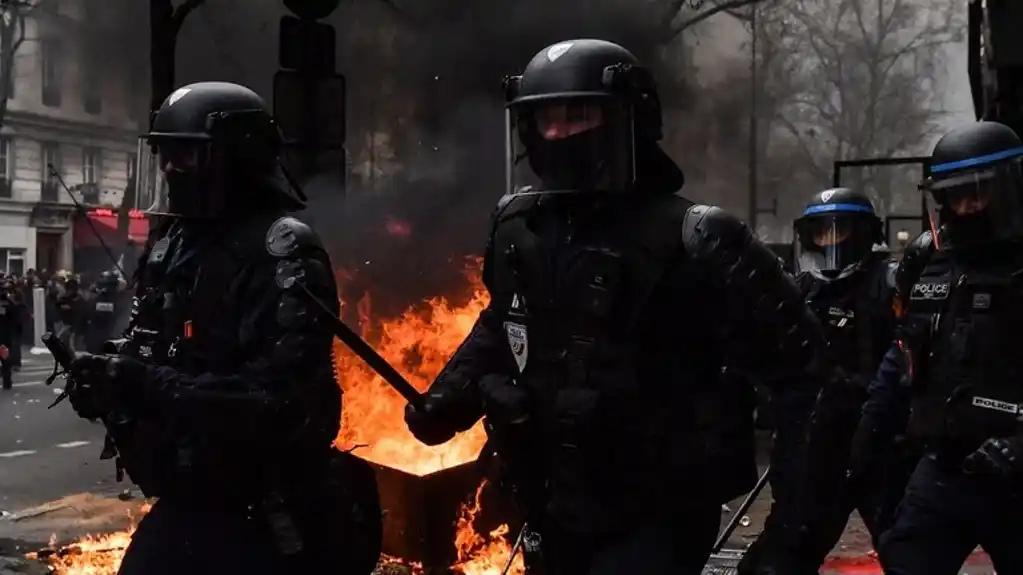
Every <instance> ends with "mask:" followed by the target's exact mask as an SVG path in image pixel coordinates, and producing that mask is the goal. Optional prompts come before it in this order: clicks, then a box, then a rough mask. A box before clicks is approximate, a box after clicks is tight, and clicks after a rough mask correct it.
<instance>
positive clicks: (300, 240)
mask: <svg viewBox="0 0 1023 575" xmlns="http://www.w3.org/2000/svg"><path fill="white" fill-rule="evenodd" d="M310 248H312V249H323V243H322V242H321V241H320V237H319V236H318V235H316V232H314V231H313V229H312V228H311V227H309V225H308V224H306V223H305V222H302V221H300V220H297V219H295V218H292V217H290V216H286V217H283V218H278V219H277V220H276V221H275V222H274V223H273V224H271V226H270V229H269V230H267V232H266V251H267V253H269V254H270V255H271V256H274V257H277V258H285V257H288V256H290V255H292V254H294V253H295V252H298V251H300V250H308V249H310Z"/></svg>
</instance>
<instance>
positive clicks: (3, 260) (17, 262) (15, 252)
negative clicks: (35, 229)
mask: <svg viewBox="0 0 1023 575" xmlns="http://www.w3.org/2000/svg"><path fill="white" fill-rule="evenodd" d="M0 268H2V269H3V271H5V272H7V273H8V274H10V275H14V276H23V275H25V250H23V249H21V248H0Z"/></svg>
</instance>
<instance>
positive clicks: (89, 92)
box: [82, 66, 103, 115]
mask: <svg viewBox="0 0 1023 575" xmlns="http://www.w3.org/2000/svg"><path fill="white" fill-rule="evenodd" d="M82 107H83V108H85V113H86V114H93V115H96V114H99V113H100V112H102V111H103V98H102V96H100V78H99V74H97V73H96V68H95V67H91V66H89V67H86V69H85V76H84V77H83V78H82Z"/></svg>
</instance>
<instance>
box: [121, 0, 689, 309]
mask: <svg viewBox="0 0 1023 575" xmlns="http://www.w3.org/2000/svg"><path fill="white" fill-rule="evenodd" d="M391 2H394V3H398V2H404V3H402V4H400V5H398V6H397V7H395V4H392V3H391ZM110 4H111V5H112V6H111V7H113V5H115V4H117V5H121V4H130V5H132V9H131V10H127V9H126V10H125V11H123V12H119V13H120V14H121V19H122V20H123V25H124V26H126V27H129V28H131V32H130V34H129V36H130V37H131V38H133V41H134V39H135V38H139V37H140V36H146V40H148V35H147V34H146V33H145V28H146V27H147V24H148V21H147V20H145V18H148V16H147V15H144V14H142V13H143V12H146V11H145V10H139V9H138V5H139V4H143V2H139V1H136V0H110ZM672 4H674V2H668V1H664V0H645V1H640V0H564V1H562V0H559V1H553V2H552V1H550V0H492V1H489V2H466V1H464V0H446V1H444V0H442V1H438V2H430V3H428V4H423V3H422V2H412V1H409V0H356V1H353V2H348V3H343V4H342V6H341V7H340V8H339V9H338V11H337V13H335V14H334V15H333V16H331V17H330V18H328V19H327V20H326V22H327V23H329V24H331V25H332V26H334V28H335V29H336V30H337V62H338V64H337V68H338V71H339V72H341V73H343V74H344V75H345V77H346V79H347V86H348V90H347V102H346V104H347V119H348V122H347V124H348V129H347V134H348V139H347V154H346V157H345V158H342V157H341V156H342V155H341V154H339V153H328V154H325V155H324V157H323V159H322V162H321V163H320V168H321V169H320V170H319V173H317V174H316V175H315V176H314V177H312V178H311V179H307V180H306V181H305V182H304V188H305V192H306V193H307V195H308V196H309V197H310V204H309V209H308V210H307V211H306V212H305V213H304V214H303V216H302V217H303V218H304V219H306V220H309V221H310V222H311V223H312V224H313V225H315V227H316V228H317V230H318V231H319V233H320V234H321V236H322V237H323V239H324V242H325V244H326V245H327V246H328V248H329V250H330V252H331V254H332V257H333V259H334V261H335V265H336V266H337V267H339V268H344V269H346V270H348V271H349V272H355V276H356V278H357V280H356V282H355V284H356V285H354V286H350V289H354V290H359V289H363V288H372V290H373V291H375V292H380V291H383V292H386V294H387V297H386V298H384V299H385V300H386V301H382V300H381V298H377V300H376V302H375V303H376V305H378V306H379V305H384V306H386V307H388V308H390V309H389V310H386V311H397V310H400V309H403V308H404V307H405V306H406V305H407V304H409V303H414V302H416V301H419V300H422V299H424V298H426V297H429V296H433V295H436V294H445V293H455V292H458V291H462V290H460V289H458V288H459V287H460V286H464V279H463V277H462V274H463V266H462V262H463V261H464V258H465V256H467V255H480V254H482V251H483V248H484V243H485V240H486V235H487V231H488V230H487V222H488V217H489V214H490V213H491V211H492V210H493V207H494V206H495V205H496V202H497V201H498V199H499V198H500V196H501V195H502V193H503V191H504V190H503V188H504V153H505V151H504V138H505V134H504V130H505V128H504V111H503V99H502V94H501V80H502V78H503V77H504V76H505V75H509V74H516V73H519V72H520V71H521V69H522V67H523V66H525V64H526V63H527V62H528V61H529V60H530V58H531V57H532V56H533V55H534V54H535V53H536V52H538V51H539V50H541V49H542V48H543V47H545V46H547V45H549V44H553V43H555V42H558V41H561V40H566V39H572V38H587V37H589V38H602V39H607V40H611V41H615V42H618V43H620V44H622V45H624V46H625V47H627V48H629V49H630V50H632V51H633V52H634V53H635V54H636V55H637V56H638V57H639V58H640V59H641V60H643V61H645V62H647V63H649V64H650V65H651V67H652V68H654V71H655V75H656V76H657V77H658V80H659V83H660V87H661V91H662V100H664V101H665V105H666V107H671V108H674V109H676V110H677V109H679V108H686V107H688V106H689V105H690V102H689V94H690V90H688V88H689V86H688V85H687V83H686V80H684V79H683V80H680V79H678V78H676V77H675V76H677V75H678V74H673V73H672V71H671V70H669V69H667V66H664V68H665V69H663V70H662V69H659V66H661V65H662V63H663V62H665V61H666V60H667V59H666V58H663V56H664V48H665V47H664V45H663V34H662V31H663V19H664V17H665V15H666V13H667V10H668V9H669V8H670V6H671V5H672ZM111 12H116V11H114V10H111ZM285 13H286V12H285V11H284V9H283V8H282V6H281V5H280V3H279V2H277V1H273V0H262V1H252V0H207V2H206V3H205V4H204V5H203V6H202V7H200V8H199V9H197V10H196V11H195V12H193V13H192V14H191V15H190V16H189V18H188V20H187V21H186V22H185V24H184V27H183V29H182V33H181V35H180V37H179V42H178V81H179V84H184V83H188V82H195V81H202V80H224V81H234V82H239V83H242V84H245V85H248V86H250V87H252V88H253V89H254V90H256V91H257V92H259V93H261V94H263V95H265V96H266V97H267V99H268V100H271V99H272V79H273V75H274V73H275V72H276V70H277V42H276V36H277V21H278V19H279V18H280V17H281V16H282V15H284V14H285ZM140 20H141V21H140ZM140 29H141V30H142V31H141V32H140V31H139V30H140ZM126 34H128V31H127V30H126ZM140 40H141V38H140ZM112 44H114V43H113V42H112ZM120 45H121V46H122V47H121V50H122V51H123V44H120ZM675 48H679V47H678V46H675ZM140 52H141V51H140ZM677 56H678V54H677V53H676V54H674V55H673V57H677ZM672 68H674V66H672ZM143 69H144V68H143ZM134 71H135V72H134V73H135V75H136V76H139V75H140V74H138V71H139V70H138V68H137V67H135V68H134ZM141 76H142V77H143V78H145V77H146V76H145V73H144V72H143V74H141ZM683 157H686V158H687V161H688V159H689V155H688V154H687V155H686V156H683ZM683 167H685V166H683ZM345 172H347V173H348V177H347V182H348V185H347V189H346V190H344V192H342V189H343V188H342V185H341V181H342V177H343V174H344V173H345ZM380 311H382V312H383V311H385V310H382V309H381V310H380Z"/></svg>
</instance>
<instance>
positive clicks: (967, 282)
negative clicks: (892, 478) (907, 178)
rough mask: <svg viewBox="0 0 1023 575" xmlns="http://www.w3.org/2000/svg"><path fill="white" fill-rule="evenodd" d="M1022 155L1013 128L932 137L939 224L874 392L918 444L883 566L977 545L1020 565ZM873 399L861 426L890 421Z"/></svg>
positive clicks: (917, 574) (995, 558)
mask: <svg viewBox="0 0 1023 575" xmlns="http://www.w3.org/2000/svg"><path fill="white" fill-rule="evenodd" d="M1021 162H1023V141H1021V140H1020V138H1019V136H1018V135H1017V134H1016V133H1015V132H1014V131H1013V130H1012V129H1011V128H1009V127H1008V126H1005V125H1003V124H999V123H996V122H975V123H971V124H967V125H965V126H961V127H958V128H956V129H954V130H952V131H951V132H949V133H948V134H946V135H945V136H943V137H942V138H941V139H940V140H939V141H938V143H937V144H936V145H935V147H934V151H933V152H932V154H931V168H930V171H931V176H930V177H929V178H928V179H927V180H926V181H924V182H923V184H922V185H921V188H922V189H923V190H924V191H925V192H927V193H928V194H929V198H928V199H929V200H930V201H931V202H932V203H933V205H934V206H935V208H936V212H937V222H936V225H935V230H934V232H935V233H934V234H933V238H932V241H930V242H929V243H928V244H927V250H926V252H925V253H924V254H923V255H924V256H925V257H924V258H923V259H922V262H921V261H916V262H915V267H916V268H917V269H916V270H915V273H914V276H915V277H913V278H909V280H908V282H909V283H907V285H911V287H910V288H909V290H908V297H907V301H906V306H905V310H904V317H903V318H902V319H901V325H900V328H899V334H898V337H897V341H896V347H893V348H892V350H891V352H890V353H889V356H888V360H886V362H885V364H886V365H885V366H883V367H882V369H881V370H879V373H878V380H877V381H878V383H881V382H887V383H886V385H884V386H883V389H881V387H882V386H878V389H876V390H875V393H874V394H873V396H872V398H871V402H881V403H886V404H888V405H887V407H889V408H892V407H898V406H899V404H905V405H907V406H908V411H909V421H908V426H907V430H906V433H907V435H908V436H909V437H911V438H914V439H915V440H917V441H919V442H920V443H922V444H923V445H924V447H925V455H924V457H922V458H921V460H920V463H919V464H918V465H917V467H916V470H915V471H914V473H913V475H912V477H911V479H910V481H909V485H908V486H907V488H906V492H905V496H904V498H903V500H902V502H901V503H900V505H899V508H898V511H897V512H896V515H895V520H894V524H893V525H892V527H891V529H890V530H888V532H887V533H886V534H885V535H884V536H883V537H882V540H881V545H880V548H879V550H878V551H879V557H880V559H881V564H882V566H883V568H884V571H885V573H887V574H888V575H925V574H926V575H954V574H955V573H957V572H958V571H959V569H960V567H961V566H962V564H963V563H964V562H965V560H966V559H967V558H968V556H969V555H970V553H971V552H972V551H973V550H974V548H975V547H976V546H977V545H980V546H981V547H983V548H984V550H985V551H986V552H987V553H988V555H989V556H990V557H991V560H992V563H993V564H994V568H995V570H996V571H997V572H998V573H1023V547H1021V546H1020V542H1023V524H1021V523H1020V521H1019V517H1020V515H1021V514H1023V423H1021V421H1023V420H1021V418H1020V414H1021V413H1023V408H1021V406H1023V355H1021V354H1020V344H1021V343H1023V341H1021V337H1020V329H1019V326H1020V324H1021V322H1023V172H1021ZM904 265H906V264H904ZM900 271H901V270H900ZM899 275H900V276H905V275H906V274H899ZM895 358H901V361H890V360H894V359H895ZM899 363H902V364H904V365H903V367H902V368H901V369H903V370H904V371H905V373H906V374H907V376H908V377H905V378H899V377H898V376H897V375H896V374H897V372H898V371H899V369H900V368H899V366H898V364H899ZM900 380H904V381H905V383H899V382H900ZM882 391H883V392H884V393H881V392H882ZM874 407H875V409H870V410H865V417H864V421H863V422H862V424H861V429H860V430H859V432H858V435H863V436H864V437H868V438H869V436H870V435H871V432H873V433H874V434H875V435H880V434H881V433H880V432H878V431H877V430H878V429H882V428H884V427H885V425H884V424H885V423H889V422H886V421H885V420H893V419H895V418H894V417H893V416H885V417H880V416H878V415H877V414H878V413H881V412H883V411H885V410H884V409H881V408H883V407H885V406H874ZM903 409H906V408H905V407H903ZM889 411H892V410H891V409H889ZM896 411H897V410H896ZM887 427H888V428H889V433H890V432H891V431H890V429H891V427H892V426H890V425H888V426H887ZM863 443H870V442H869V441H864V442H863ZM858 450H863V449H862V448H861V449H858Z"/></svg>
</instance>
